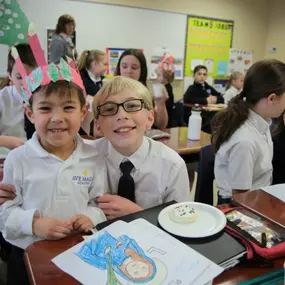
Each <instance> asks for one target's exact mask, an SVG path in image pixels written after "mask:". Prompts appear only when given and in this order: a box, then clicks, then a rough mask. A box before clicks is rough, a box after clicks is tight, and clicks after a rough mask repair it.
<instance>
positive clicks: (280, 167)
mask: <svg viewBox="0 0 285 285" xmlns="http://www.w3.org/2000/svg"><path fill="white" fill-rule="evenodd" d="M272 140H273V161H272V165H273V181H272V184H281V183H285V159H284V158H285V113H283V114H282V115H281V116H280V117H279V118H278V119H277V120H276V122H275V123H274V125H273V127H272Z"/></svg>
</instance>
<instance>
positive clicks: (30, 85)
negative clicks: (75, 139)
mask: <svg viewBox="0 0 285 285" xmlns="http://www.w3.org/2000/svg"><path fill="white" fill-rule="evenodd" d="M27 37H28V40H29V44H30V46H31V49H32V51H33V54H34V57H35V59H36V62H37V64H38V67H37V68H36V69H35V70H34V71H33V72H32V73H31V74H30V75H27V73H26V71H25V68H24V66H23V63H22V61H21V59H20V57H19V54H18V51H17V49H16V48H15V47H12V49H11V54H12V56H13V57H14V59H15V63H16V65H17V68H18V71H19V73H20V74H21V76H22V78H23V85H22V92H23V95H24V100H25V101H26V102H27V103H28V102H29V99H30V98H31V96H32V92H34V91H35V90H36V89H37V88H38V87H40V86H45V85H48V84H49V83H50V82H56V81H59V80H66V81H68V82H73V83H74V84H76V85H77V86H78V87H80V88H81V89H82V90H83V93H84V95H86V92H85V88H84V85H83V82H82V79H81V77H80V75H79V73H78V72H77V71H76V69H75V68H76V65H75V63H74V61H73V60H71V59H70V58H67V61H68V62H66V61H65V60H64V59H61V60H60V62H59V64H57V65H56V64H54V63H51V64H49V65H48V64H47V61H46V59H45V56H44V51H43V50H42V48H41V46H40V42H39V38H38V36H37V34H36V32H35V27H34V25H33V24H32V23H30V25H29V31H28V35H27Z"/></svg>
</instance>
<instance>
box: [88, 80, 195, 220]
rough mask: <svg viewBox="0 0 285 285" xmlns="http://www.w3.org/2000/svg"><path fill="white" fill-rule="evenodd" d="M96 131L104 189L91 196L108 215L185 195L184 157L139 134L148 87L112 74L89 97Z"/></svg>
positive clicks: (149, 103) (145, 122) (150, 116)
mask: <svg viewBox="0 0 285 285" xmlns="http://www.w3.org/2000/svg"><path fill="white" fill-rule="evenodd" d="M93 111H94V117H95V125H96V128H97V132H98V133H100V134H101V136H103V137H104V138H101V139H97V140H95V141H92V144H93V146H94V147H95V149H96V150H97V151H98V152H99V153H100V154H102V155H104V157H105V158H106V163H107V169H108V185H109V188H110V191H111V195H110V194H106V195H103V196H101V197H98V198H97V203H98V207H100V208H101V209H102V210H103V211H104V213H105V214H106V216H107V218H108V219H112V218H115V217H120V216H123V215H126V214H129V213H134V212H137V211H140V210H142V209H144V208H150V207H154V206H157V205H159V204H162V203H165V202H168V201H172V200H176V201H180V202H182V201H188V200H189V199H190V189H189V179H188V173H187V169H186V165H185V162H184V160H183V159H182V158H181V157H180V156H179V155H178V154H177V153H176V152H175V151H173V150H172V149H170V148H169V147H167V146H166V145H164V144H163V143H161V142H157V141H154V140H152V139H150V138H147V137H145V136H144V133H145V131H146V130H147V129H150V128H151V126H152V124H153V121H154V111H153V100H152V95H151V93H150V92H149V90H148V89H147V88H146V87H145V86H144V85H143V84H141V83H139V82H138V81H136V80H133V79H130V78H126V77H123V76H117V77H115V78H113V79H111V80H109V81H108V82H107V83H106V85H104V86H103V87H102V88H101V90H100V91H99V92H98V94H97V95H96V96H95V97H94V101H93Z"/></svg>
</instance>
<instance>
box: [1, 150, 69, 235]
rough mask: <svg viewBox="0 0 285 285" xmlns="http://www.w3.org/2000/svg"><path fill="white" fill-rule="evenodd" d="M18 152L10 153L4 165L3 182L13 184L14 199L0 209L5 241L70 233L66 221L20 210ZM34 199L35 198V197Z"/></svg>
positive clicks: (20, 192) (33, 209)
mask: <svg viewBox="0 0 285 285" xmlns="http://www.w3.org/2000/svg"><path fill="white" fill-rule="evenodd" d="M18 154H19V153H18V152H11V153H9V155H8V156H7V158H6V160H5V164H4V178H3V182H4V183H8V184H12V183H13V184H14V187H15V193H16V197H15V199H13V200H9V201H6V202H5V203H4V204H2V205H1V207H0V229H1V231H2V232H3V233H4V236H5V238H6V239H10V240H13V239H18V238H21V236H25V235H28V236H33V235H35V236H38V237H42V238H46V239H59V238H63V237H66V236H67V235H68V234H70V232H71V228H69V226H68V223H67V221H62V220H57V219H53V218H41V217H40V215H39V212H38V210H37V209H35V208H32V209H27V210H24V209H23V208H22V204H23V196H22V185H23V183H22V178H23V176H24V175H23V173H22V169H21V166H20V165H21V163H20V161H19V159H17V156H18ZM35 199H36V197H35Z"/></svg>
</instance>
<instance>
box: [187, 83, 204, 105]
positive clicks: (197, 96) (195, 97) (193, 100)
mask: <svg viewBox="0 0 285 285" xmlns="http://www.w3.org/2000/svg"><path fill="white" fill-rule="evenodd" d="M201 95H202V94H201V91H199V90H197V88H195V86H194V85H191V86H189V87H188V89H187V91H186V92H185V94H184V96H183V101H184V103H186V104H200V105H207V104H208V101H207V98H205V97H204V96H201Z"/></svg>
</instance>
